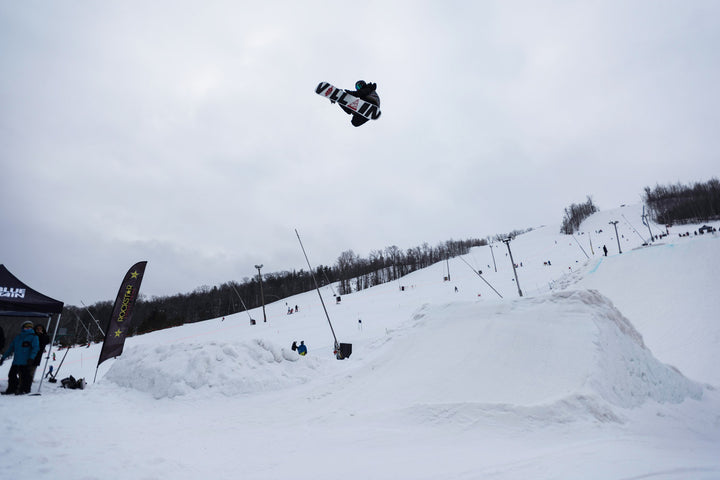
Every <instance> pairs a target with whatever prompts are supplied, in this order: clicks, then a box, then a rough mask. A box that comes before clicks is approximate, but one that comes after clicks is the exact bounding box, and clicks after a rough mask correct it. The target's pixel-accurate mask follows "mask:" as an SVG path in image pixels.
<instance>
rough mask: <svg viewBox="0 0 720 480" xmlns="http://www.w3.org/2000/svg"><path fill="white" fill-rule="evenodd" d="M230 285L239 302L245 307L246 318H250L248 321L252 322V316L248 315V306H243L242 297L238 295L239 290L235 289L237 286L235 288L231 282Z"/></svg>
mask: <svg viewBox="0 0 720 480" xmlns="http://www.w3.org/2000/svg"><path fill="white" fill-rule="evenodd" d="M230 286H231V287H232V289H233V290H235V294H236V295H237V296H238V298H239V299H240V303H242V306H243V308H244V309H245V313H247V315H248V318H250V323H252V322H253V318H252V317H251V316H250V312H248V308H247V307H246V306H245V302H243V298H242V297H241V296H240V292H238V291H237V288H235V284H234V283H231V284H230Z"/></svg>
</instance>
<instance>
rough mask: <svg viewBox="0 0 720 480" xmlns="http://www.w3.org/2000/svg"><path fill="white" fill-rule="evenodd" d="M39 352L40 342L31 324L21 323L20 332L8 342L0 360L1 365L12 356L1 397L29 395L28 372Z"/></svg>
mask: <svg viewBox="0 0 720 480" xmlns="http://www.w3.org/2000/svg"><path fill="white" fill-rule="evenodd" d="M39 351H40V341H39V340H38V336H37V335H35V331H34V330H33V323H32V322H25V323H23V325H22V331H21V332H20V333H18V334H17V335H16V336H15V338H14V339H13V341H12V342H10V346H9V347H8V349H7V350H6V351H5V353H3V356H2V358H0V365H2V364H3V362H4V361H5V359H6V358H8V357H9V356H10V355H13V362H12V366H11V367H10V372H9V373H8V387H7V390H5V391H4V392H2V394H3V395H11V394H15V395H22V394H24V393H30V387H31V386H32V377H31V376H30V371H31V369H32V367H33V363H34V360H35V357H36V356H37V354H38V352H39Z"/></svg>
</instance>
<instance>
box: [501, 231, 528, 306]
mask: <svg viewBox="0 0 720 480" xmlns="http://www.w3.org/2000/svg"><path fill="white" fill-rule="evenodd" d="M503 242H504V243H505V245H507V248H508V252H509V253H510V262H511V263H512V266H513V273H515V283H517V287H518V293H519V294H520V296H521V297H522V296H523V295H522V290H520V280H518V275H517V268H515V260H513V256H512V251H511V250H510V239H509V238H506V239H505V240H503Z"/></svg>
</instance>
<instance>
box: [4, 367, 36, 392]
mask: <svg viewBox="0 0 720 480" xmlns="http://www.w3.org/2000/svg"><path fill="white" fill-rule="evenodd" d="M31 369H32V365H15V364H13V365H12V366H11V367H10V372H8V388H7V390H6V392H7V393H30V387H31V386H32V377H31V376H30V370H31Z"/></svg>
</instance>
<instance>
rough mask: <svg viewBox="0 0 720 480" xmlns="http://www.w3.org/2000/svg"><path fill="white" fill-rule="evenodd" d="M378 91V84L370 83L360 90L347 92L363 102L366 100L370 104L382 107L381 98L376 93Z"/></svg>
mask: <svg viewBox="0 0 720 480" xmlns="http://www.w3.org/2000/svg"><path fill="white" fill-rule="evenodd" d="M376 89H377V83H368V84H367V85H365V86H364V87H363V88H361V89H360V90H345V92H347V93H349V94H350V95H352V96H353V97H358V98H360V99H362V100H365V101H366V102H368V103H372V104H373V105H377V106H378V107H379V106H380V97H379V96H378V94H377V92H376V91H375V90H376Z"/></svg>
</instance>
